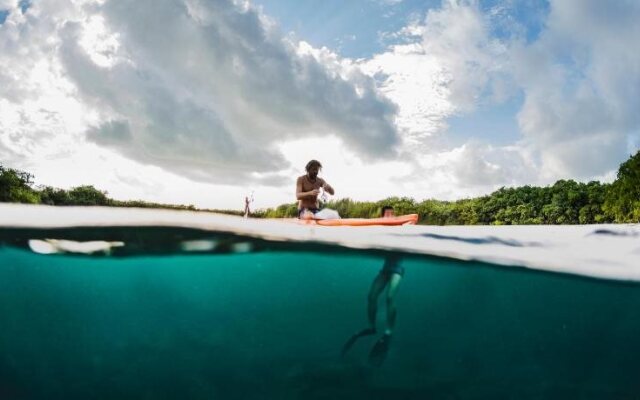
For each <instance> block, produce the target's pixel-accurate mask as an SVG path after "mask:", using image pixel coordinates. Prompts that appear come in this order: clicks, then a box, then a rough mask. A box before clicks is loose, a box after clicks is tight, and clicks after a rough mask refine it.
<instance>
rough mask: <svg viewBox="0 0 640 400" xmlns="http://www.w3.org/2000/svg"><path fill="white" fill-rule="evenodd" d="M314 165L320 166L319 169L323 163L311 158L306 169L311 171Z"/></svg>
mask: <svg viewBox="0 0 640 400" xmlns="http://www.w3.org/2000/svg"><path fill="white" fill-rule="evenodd" d="M313 167H318V169H321V168H322V164H320V161H318V160H311V161H309V162H308V163H307V166H306V167H304V169H305V170H306V171H307V172H309V170H310V169H311V168H313Z"/></svg>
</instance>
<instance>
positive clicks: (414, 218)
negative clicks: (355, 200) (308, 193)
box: [298, 214, 418, 226]
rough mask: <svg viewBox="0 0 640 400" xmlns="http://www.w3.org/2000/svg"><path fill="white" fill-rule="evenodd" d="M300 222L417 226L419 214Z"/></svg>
mask: <svg viewBox="0 0 640 400" xmlns="http://www.w3.org/2000/svg"><path fill="white" fill-rule="evenodd" d="M298 221H299V222H300V223H302V224H310V225H322V226H372V225H382V226H393V225H415V224H416V223H418V214H408V215H400V216H397V217H388V218H341V219H308V220H304V219H301V220H298Z"/></svg>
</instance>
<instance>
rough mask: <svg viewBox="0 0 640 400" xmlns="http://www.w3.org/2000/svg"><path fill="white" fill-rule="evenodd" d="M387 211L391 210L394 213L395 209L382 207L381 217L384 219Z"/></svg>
mask: <svg viewBox="0 0 640 400" xmlns="http://www.w3.org/2000/svg"><path fill="white" fill-rule="evenodd" d="M387 210H391V211H393V207H391V206H384V207H382V210H381V211H380V216H381V217H384V212H385V211H387Z"/></svg>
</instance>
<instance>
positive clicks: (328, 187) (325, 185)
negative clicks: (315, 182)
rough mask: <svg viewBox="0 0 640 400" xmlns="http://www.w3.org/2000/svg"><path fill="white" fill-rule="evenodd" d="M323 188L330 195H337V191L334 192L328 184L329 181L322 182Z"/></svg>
mask: <svg viewBox="0 0 640 400" xmlns="http://www.w3.org/2000/svg"><path fill="white" fill-rule="evenodd" d="M322 187H323V188H324V190H326V191H327V192H329V194H330V195H332V196H333V195H334V194H336V192H335V190H333V188H332V187H331V185H329V184H328V183H327V181H325V180H324V179H323V180H322Z"/></svg>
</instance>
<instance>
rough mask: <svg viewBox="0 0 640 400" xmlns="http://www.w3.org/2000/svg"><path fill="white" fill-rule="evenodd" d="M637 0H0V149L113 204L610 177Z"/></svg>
mask: <svg viewBox="0 0 640 400" xmlns="http://www.w3.org/2000/svg"><path fill="white" fill-rule="evenodd" d="M638 20H640V2H638V1H637V0H613V1H609V2H603V1H601V0H550V1H543V0H502V1H500V0H491V1H483V0H422V1H418V0H352V1H348V2H345V1H343V0H325V1H322V2H319V1H316V0H253V1H245V0H31V1H26V0H21V1H18V0H0V164H2V165H3V166H5V167H11V168H17V169H20V170H26V171H29V172H30V173H32V174H34V175H35V178H36V179H35V181H36V184H39V185H48V186H54V187H60V188H71V187H74V186H79V185H84V184H91V185H94V186H95V187H96V188H99V189H101V190H105V191H107V192H108V195H109V196H110V197H112V198H116V199H121V200H133V199H141V200H146V201H154V202H163V203H174V204H193V205H195V206H197V207H201V208H226V209H242V208H243V206H244V202H243V200H244V196H246V195H249V194H253V199H254V203H253V208H265V207H273V206H277V205H279V204H283V203H292V202H294V201H295V179H296V177H297V176H300V175H302V174H303V173H304V166H305V164H306V163H307V161H309V160H310V159H318V160H320V161H321V162H322V164H323V170H322V172H321V175H322V176H323V177H324V178H325V180H326V181H327V182H329V183H330V184H331V185H332V186H333V187H334V188H335V190H336V195H335V198H345V197H349V198H352V199H355V200H370V201H377V200H380V199H384V198H386V197H389V196H408V197H412V198H414V199H416V200H418V201H421V200H424V199H428V198H435V199H441V200H454V199H460V198H466V197H473V196H479V195H485V194H489V193H491V192H492V191H494V190H496V189H498V188H500V187H503V186H506V187H511V186H521V185H540V186H541V185H549V184H552V183H553V182H555V181H556V180H558V179H575V180H578V181H583V182H587V181H590V180H600V181H603V182H608V181H611V180H613V179H615V173H616V171H617V168H618V166H619V164H620V163H622V162H623V161H625V160H626V159H627V158H628V157H629V156H630V155H631V154H634V153H635V152H637V151H638V148H639V147H640V112H639V110H640V52H639V51H637V49H638V47H637V43H636V38H638V37H640V25H638V24H637V21H638Z"/></svg>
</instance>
